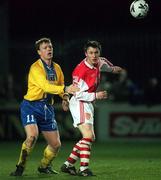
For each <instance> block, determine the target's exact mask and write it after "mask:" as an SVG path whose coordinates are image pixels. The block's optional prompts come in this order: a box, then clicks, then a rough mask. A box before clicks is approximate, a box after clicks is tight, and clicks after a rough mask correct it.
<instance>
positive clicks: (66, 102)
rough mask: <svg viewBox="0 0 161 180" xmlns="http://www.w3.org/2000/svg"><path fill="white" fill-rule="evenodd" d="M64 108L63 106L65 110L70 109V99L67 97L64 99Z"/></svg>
mask: <svg viewBox="0 0 161 180" xmlns="http://www.w3.org/2000/svg"><path fill="white" fill-rule="evenodd" d="M62 108H63V110H64V111H68V110H69V100H67V99H63V100H62Z"/></svg>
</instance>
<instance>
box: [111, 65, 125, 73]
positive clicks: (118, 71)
mask: <svg viewBox="0 0 161 180" xmlns="http://www.w3.org/2000/svg"><path fill="white" fill-rule="evenodd" d="M121 71H123V69H122V68H121V67H119V66H114V67H113V73H120V72H121Z"/></svg>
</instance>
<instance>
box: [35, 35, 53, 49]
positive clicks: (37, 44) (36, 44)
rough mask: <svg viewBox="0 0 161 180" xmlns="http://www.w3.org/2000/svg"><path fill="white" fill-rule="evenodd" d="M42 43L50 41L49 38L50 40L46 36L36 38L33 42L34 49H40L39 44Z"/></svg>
mask: <svg viewBox="0 0 161 180" xmlns="http://www.w3.org/2000/svg"><path fill="white" fill-rule="evenodd" d="M42 43H51V40H50V39H49V38H46V37H44V38H41V39H39V40H37V41H36V42H35V48H36V51H38V50H39V49H40V45H41V44H42Z"/></svg>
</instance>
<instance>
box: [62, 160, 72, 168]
mask: <svg viewBox="0 0 161 180" xmlns="http://www.w3.org/2000/svg"><path fill="white" fill-rule="evenodd" d="M64 164H65V165H67V167H72V166H73V164H71V163H70V162H68V161H65V163H64Z"/></svg>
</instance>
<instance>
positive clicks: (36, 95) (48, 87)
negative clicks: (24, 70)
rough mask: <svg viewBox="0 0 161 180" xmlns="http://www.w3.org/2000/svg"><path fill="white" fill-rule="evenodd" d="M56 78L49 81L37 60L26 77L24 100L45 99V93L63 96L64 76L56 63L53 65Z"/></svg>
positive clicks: (39, 61) (40, 62) (41, 64)
mask: <svg viewBox="0 0 161 180" xmlns="http://www.w3.org/2000/svg"><path fill="white" fill-rule="evenodd" d="M53 66H54V69H55V72H56V75H57V78H56V80H54V81H49V80H48V79H47V75H46V72H45V69H44V66H43V63H42V61H41V59H38V60H37V61H36V62H35V63H33V64H32V65H31V67H30V71H29V75H28V90H27V94H26V95H25V96H24V99H26V100H29V101H35V100H40V99H43V98H44V97H46V94H47V93H50V94H58V95H60V96H61V97H63V95H64V74H63V72H62V70H61V67H60V66H59V65H58V64H57V63H55V62H54V63H53Z"/></svg>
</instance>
